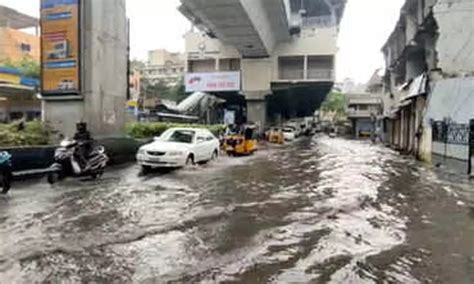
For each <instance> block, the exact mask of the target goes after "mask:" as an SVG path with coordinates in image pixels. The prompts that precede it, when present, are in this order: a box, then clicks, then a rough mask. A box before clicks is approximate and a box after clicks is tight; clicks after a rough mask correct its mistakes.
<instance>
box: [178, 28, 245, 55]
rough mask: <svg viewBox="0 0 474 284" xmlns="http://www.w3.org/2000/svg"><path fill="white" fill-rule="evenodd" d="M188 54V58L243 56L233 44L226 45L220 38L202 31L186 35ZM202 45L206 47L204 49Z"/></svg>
mask: <svg viewBox="0 0 474 284" xmlns="http://www.w3.org/2000/svg"><path fill="white" fill-rule="evenodd" d="M184 39H185V47H186V56H187V58H188V59H206V58H241V57H242V56H241V55H240V53H239V52H238V51H237V49H235V48H234V47H232V46H229V45H224V44H223V43H222V42H221V41H220V40H218V39H212V38H210V37H208V36H206V35H205V34H203V33H200V32H188V33H186V34H185V35H184ZM200 46H202V47H204V48H203V49H201V48H200Z"/></svg>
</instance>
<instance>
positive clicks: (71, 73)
mask: <svg viewBox="0 0 474 284" xmlns="http://www.w3.org/2000/svg"><path fill="white" fill-rule="evenodd" d="M79 1H80V0H41V59H42V84H41V85H42V93H43V94H44V95H48V94H49V95H61V94H79V92H80V57H79V56H80V43H79V23H80V21H79V18H80V16H79V15H80V14H79V13H80V8H79V7H80V3H79Z"/></svg>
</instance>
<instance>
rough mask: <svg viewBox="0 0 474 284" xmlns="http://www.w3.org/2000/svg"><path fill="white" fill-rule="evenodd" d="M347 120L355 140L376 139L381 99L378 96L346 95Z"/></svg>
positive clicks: (380, 112)
mask: <svg viewBox="0 0 474 284" xmlns="http://www.w3.org/2000/svg"><path fill="white" fill-rule="evenodd" d="M346 96H347V118H348V119H349V121H350V122H351V124H352V133H353V136H354V138H355V139H360V138H371V139H373V140H374V139H376V136H378V135H379V131H378V129H380V125H379V122H380V120H379V118H380V116H381V115H382V111H383V104H382V97H381V96H380V95H378V94H368V93H366V94H346Z"/></svg>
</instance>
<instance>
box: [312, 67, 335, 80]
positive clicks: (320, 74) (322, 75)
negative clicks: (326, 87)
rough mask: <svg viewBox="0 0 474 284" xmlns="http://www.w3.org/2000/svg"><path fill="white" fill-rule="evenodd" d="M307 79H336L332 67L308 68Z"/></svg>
mask: <svg viewBox="0 0 474 284" xmlns="http://www.w3.org/2000/svg"><path fill="white" fill-rule="evenodd" d="M307 80H309V81H334V70H332V69H308V75H307Z"/></svg>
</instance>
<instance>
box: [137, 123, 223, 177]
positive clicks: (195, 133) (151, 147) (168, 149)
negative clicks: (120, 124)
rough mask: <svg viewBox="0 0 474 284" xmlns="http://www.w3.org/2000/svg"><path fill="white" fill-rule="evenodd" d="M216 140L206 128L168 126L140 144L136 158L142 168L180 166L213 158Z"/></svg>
mask: <svg viewBox="0 0 474 284" xmlns="http://www.w3.org/2000/svg"><path fill="white" fill-rule="evenodd" d="M218 155H219V140H218V139H217V138H216V137H215V136H214V135H213V134H212V133H211V132H210V131H209V130H207V129H200V128H171V129H168V130H167V131H165V132H164V133H163V134H162V135H161V136H160V137H157V138H155V141H154V142H153V143H150V144H147V145H144V146H142V147H141V148H140V149H139V150H138V153H137V161H138V164H139V165H140V166H142V169H143V170H144V171H148V170H150V169H152V168H180V167H184V166H186V165H194V164H195V163H203V162H207V161H211V160H214V159H217V157H218Z"/></svg>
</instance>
